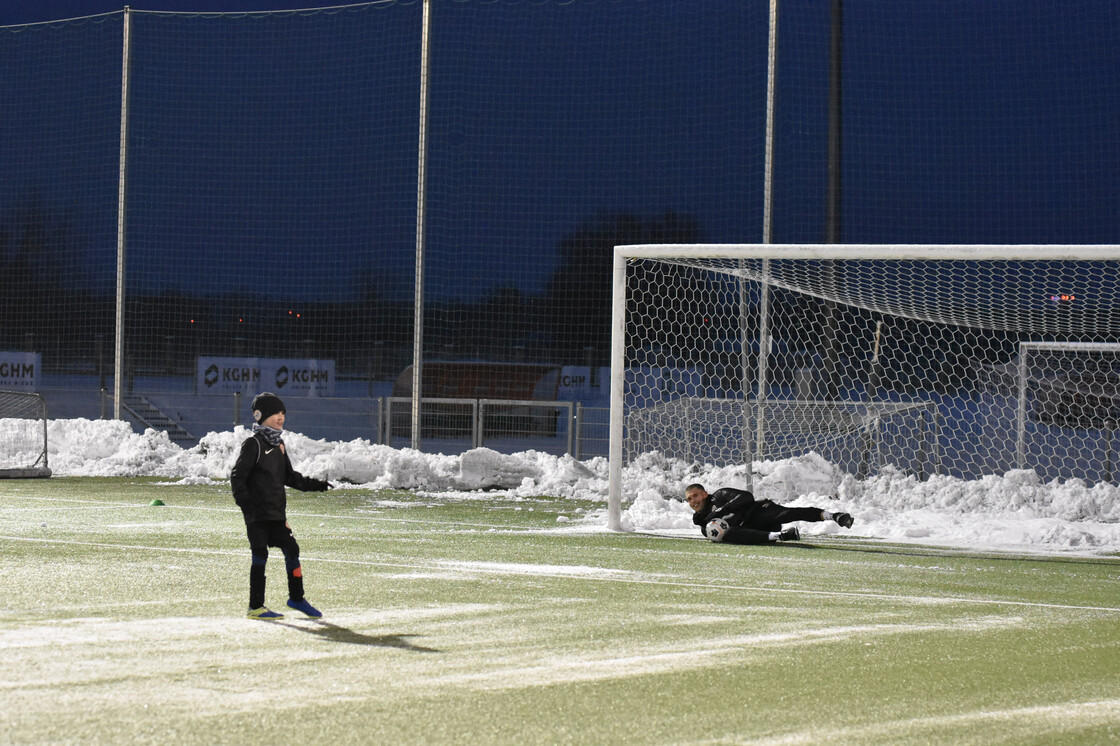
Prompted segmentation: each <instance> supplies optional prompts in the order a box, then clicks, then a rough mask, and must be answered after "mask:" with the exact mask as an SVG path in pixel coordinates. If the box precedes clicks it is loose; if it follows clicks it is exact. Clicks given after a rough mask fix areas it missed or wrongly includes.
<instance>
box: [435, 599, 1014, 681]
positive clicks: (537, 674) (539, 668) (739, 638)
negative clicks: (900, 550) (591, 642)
mask: <svg viewBox="0 0 1120 746" xmlns="http://www.w3.org/2000/svg"><path fill="white" fill-rule="evenodd" d="M1020 622H1021V620H1019V619H1008V618H1003V617H983V618H976V619H963V620H960V621H958V622H953V623H947V624H864V625H847V626H835V627H818V628H811V629H799V630H797V631H791V632H766V633H761V634H746V635H733V636H729V637H715V638H712V637H702V638H699V639H694V640H691V641H689V642H687V643H684V644H674V645H673V646H672V647H665V646H659V645H655V646H651V647H649V648H646V649H638V650H636V651H633V652H627V653H623V654H615V655H604V656H588V655H566V656H559V655H553V656H546V657H544V658H540V659H537V660H533V661H532V662H531V663H528V664H517V663H515V664H513V665H506V666H500V667H498V668H495V669H493V670H486V671H477V670H471V671H465V672H457V673H449V674H444V675H441V676H439V677H437V678H435V679H432V680H430V682H429V683H431V684H438V685H454V686H460V685H464V684H472V685H475V686H478V687H479V688H481V689H511V688H513V689H516V688H521V687H525V686H550V685H555V684H569V683H576V682H586V681H599V680H606V679H619V678H624V677H631V676H648V675H651V674H666V673H675V672H680V671H686V670H700V669H705V668H712V667H722V666H725V665H731V662H732V661H738V660H739V658H738V656H739V655H748V654H750V653H755V652H758V651H761V650H769V649H774V648H783V647H796V648H800V647H808V646H812V645H816V644H818V643H822V642H835V641H837V640H846V639H850V638H853V637H858V638H859V639H860V640H863V641H866V640H868V639H869V638H872V637H883V636H888V635H910V634H916V633H917V634H920V633H926V632H934V633H937V632H984V631H988V630H993V629H1008V628H1011V627H1014V626H1018V625H1019V623H1020Z"/></svg>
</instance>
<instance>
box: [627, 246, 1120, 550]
mask: <svg viewBox="0 0 1120 746" xmlns="http://www.w3.org/2000/svg"><path fill="white" fill-rule="evenodd" d="M1117 277H1120V247H1118V246H1105V245H1091V246H1084V245H1078V246H1049V245H1047V246H986V245H971V246H962V245H941V246H938V245H932V246H914V245H893V246H887V245H839V244H837V245H778V244H770V245H765V244H759V245H655V246H620V247H618V248H616V250H615V265H614V308H613V313H612V367H611V371H612V381H611V442H610V457H611V464H610V511H609V514H610V523H611V526H612V528H618V526H619V525H620V523H619V516H620V511H621V503H622V501H623V500H624V499H626V498H627V497H628V496H627V495H624V494H623V493H624V488H623V481H622V470H623V467H624V466H625V465H626V464H627V463H630V462H631V461H633V460H634V459H636V458H637V457H638V456H640V455H643V454H649V453H654V452H656V453H659V454H660V455H661V456H664V457H666V458H670V459H680V460H682V461H684V462H686V463H687V464H691V465H694V466H695V467H697V468H701V467H703V466H704V465H711V466H727V465H732V464H747V465H750V467H751V471H752V473H757V471H758V467H759V466H760V465H761V464H762V463H763V462H766V461H775V460H779V459H786V458H791V457H795V456H800V455H804V454H808V453H816V454H818V455H819V456H821V457H823V458H825V459H827V460H828V461H829V462H831V463H832V464H834V465H835V466H836V467H838V468H839V469H841V470H843V471H844V472H845V473H847V474H851V475H854V476H855V477H857V478H865V477H868V476H872V475H875V474H878V473H880V472H882V471H883V470H884V469H887V468H890V469H895V470H901V471H903V472H906V473H910V474H913V475H915V476H916V477H917V478H925V477H927V476H929V475H932V474H949V475H953V476H957V477H960V478H964V479H979V478H981V477H983V476H985V475H989V474H1002V473H1005V472H1006V471H1008V470H1011V469H1033V470H1034V471H1035V472H1036V473H1037V474H1038V476H1039V477H1040V478H1041V479H1043V480H1050V479H1055V478H1058V479H1071V478H1079V479H1083V480H1085V481H1087V482H1096V481H1111V480H1112V479H1113V477H1114V471H1115V470H1116V469H1117V468H1118V467H1120V457H1118V456H1117V455H1116V454H1115V453H1114V450H1115V447H1116V444H1115V443H1114V440H1115V436H1116V433H1115V431H1116V426H1117V422H1118V421H1120V283H1117V282H1116V278H1117Z"/></svg>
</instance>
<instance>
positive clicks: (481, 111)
mask: <svg viewBox="0 0 1120 746" xmlns="http://www.w3.org/2000/svg"><path fill="white" fill-rule="evenodd" d="M973 5H974V4H969V3H965V2H951V3H940V4H937V6H936V7H923V8H918V9H915V8H909V7H907V8H906V9H905V10H903V9H901V8H899V7H897V4H895V3H891V2H887V0H877V1H876V2H873V3H870V4H864V5H861V6H860V7H858V8H856V7H852V6H851V5H849V6H848V7H847V8H846V9H845V12H846V13H847V15H846V16H845V17H844V18H843V19H842V29H843V32H842V34H841V35H840V39H841V41H842V44H841V48H840V49H839V52H841V54H840V55H839V56H838V57H837V56H834V55H833V54H832V47H831V46H830V43H831V36H830V34H831V31H832V29H833V28H834V23H835V19H833V18H832V17H831V16H830V13H829V10H830V4H829V3H827V2H814V3H801V4H790V3H786V4H782V5H781V13H780V17H779V19H778V38H777V50H778V56H777V78H776V80H775V81H774V83H775V86H774V87H775V91H776V98H775V114H776V117H775V130H774V152H773V155H774V159H773V178H772V193H771V196H772V200H773V225H772V227H773V237H774V239H775V240H778V241H785V242H815V241H820V240H822V238H823V237H825V236H828V235H832V236H834V237H836V238H838V239H839V240H844V241H848V242H853V241H861V242H887V241H890V242H909V243H922V242H926V243H930V242H937V243H949V242H969V243H976V242H989V243H1015V242H1030V243H1041V242H1060V243H1072V242H1088V243H1092V242H1106V241H1114V240H1115V237H1116V235H1117V234H1118V231H1117V228H1118V227H1120V223H1118V220H1120V219H1118V218H1117V216H1116V215H1115V214H1114V213H1115V210H1114V209H1112V207H1113V206H1114V205H1115V204H1117V202H1118V201H1120V200H1118V198H1120V177H1118V176H1117V174H1120V140H1117V139H1116V138H1115V137H1112V136H1111V135H1110V133H1111V132H1112V131H1113V130H1114V127H1113V123H1114V121H1115V114H1116V112H1117V110H1118V109H1120V83H1118V80H1117V79H1116V77H1115V76H1112V75H1108V74H1105V72H1103V71H1107V70H1114V69H1116V68H1117V63H1118V62H1120V59H1118V56H1120V50H1118V49H1117V47H1116V45H1115V44H1114V43H1113V42H1114V39H1112V38H1111V36H1110V32H1109V30H1110V29H1114V28H1116V26H1117V23H1118V21H1120V10H1117V9H1115V8H1112V7H1110V6H1108V5H1107V4H1100V3H1095V2H1087V1H1085V2H1082V1H1079V0H1078V1H1075V2H1071V3H1063V4H1062V6H1061V7H1060V8H1042V7H1030V8H1022V9H1016V11H1015V14H1014V18H1009V17H1008V16H1007V13H1008V11H1007V10H1006V9H1005V8H1002V9H1001V8H990V7H984V8H978V7H973ZM768 6H769V4H768V3H764V2H739V1H738V0H735V1H734V2H731V1H728V2H710V3H708V2H706V3H700V4H696V3H679V2H675V0H623V1H621V2H610V3H602V2H583V1H577V2H561V1H559V0H557V1H556V2H513V3H493V2H485V1H482V0H479V1H477V2H476V1H474V0H466V1H456V2H452V1H450V0H448V1H442V0H433V1H432V2H431V3H430V4H429V8H430V11H431V30H430V38H429V40H428V41H429V50H430V76H429V78H428V89H427V101H428V110H427V115H426V124H427V127H426V131H425V133H424V134H425V138H424V142H425V150H424V155H425V156H426V161H425V168H426V192H425V195H424V196H425V201H424V203H423V208H424V214H425V231H424V236H423V255H422V257H420V258H421V260H422V266H423V267H424V272H425V274H424V278H423V279H424V282H423V292H422V295H421V297H419V298H417V297H416V294H415V286H416V274H415V268H416V264H417V213H418V203H417V198H418V195H417V186H418V179H417V174H418V166H419V159H420V155H421V153H420V145H419V143H420V134H421V133H420V122H421V112H420V102H421V90H420V89H421V79H422V70H421V59H422V56H421V47H422V40H423V36H422V35H423V21H422V19H423V10H424V4H423V3H421V2H416V1H412V2H408V1H404V0H402V1H399V2H374V3H366V4H359V5H352V6H345V7H339V8H324V9H319V10H311V11H300V12H287V11H285V12H276V13H230V14H180V13H152V12H143V11H129V12H127V13H114V14H109V15H106V16H97V17H94V18H89V19H82V20H77V21H69V22H60V23H53V24H39V25H34V26H22V27H12V28H6V29H0V56H2V59H3V61H4V66H5V71H6V76H5V80H4V82H3V86H4V90H5V93H6V94H7V95H6V96H5V97H4V101H5V103H4V104H3V105H0V107H2V108H0V128H2V129H0V135H2V137H0V168H2V169H3V173H4V178H3V179H0V264H2V269H3V270H4V271H2V272H0V289H2V291H3V294H4V300H5V319H6V321H7V323H5V324H3V325H0V352H11V353H13V354H15V353H19V354H28V355H32V354H38V355H40V356H41V357H40V358H36V359H37V360H41V364H40V365H39V370H38V375H39V380H38V382H37V388H38V390H39V391H42V392H44V393H45V394H46V395H47V397H48V399H49V400H50V402H51V411H52V415H53V416H58V417H67V416H86V417H97V416H106V415H108V416H111V415H112V413H113V411H114V404H115V402H114V401H113V400H112V393H113V392H114V391H115V389H116V387H117V386H118V385H119V388H120V390H121V392H122V401H121V402H120V404H122V405H125V406H126V415H127V416H128V417H129V418H130V419H132V420H133V422H134V423H135V424H137V425H138V426H144V425H153V426H157V427H161V428H164V429H168V431H169V432H172V433H173V434H175V435H176V437H178V438H179V439H180V440H182V441H183V442H184V443H187V442H192V441H196V440H197V438H198V437H199V436H200V435H203V434H205V433H206V432H208V431H210V430H219V429H224V428H228V427H229V426H231V425H232V424H233V423H234V422H238V421H241V422H245V421H248V413H247V403H248V400H249V399H250V398H251V395H252V394H253V393H255V392H256V391H258V390H261V389H271V390H280V391H281V393H286V394H287V397H288V398H286V400H285V401H286V403H287V404H288V406H289V410H290V411H291V412H292V414H293V417H292V420H291V426H292V427H293V428H296V429H301V430H303V431H304V432H306V433H308V434H311V435H314V436H316V437H329V438H336V439H337V438H346V439H349V438H354V437H364V438H370V439H377V440H380V441H383V442H395V443H397V444H402V443H405V442H407V440H401V439H403V438H407V435H408V428H409V426H410V422H409V419H408V418H407V417H405V416H404V408H405V405H404V404H402V401H403V400H405V398H406V397H408V396H410V395H411V393H412V392H411V367H410V366H412V365H413V364H414V363H415V362H417V361H416V360H415V356H414V353H413V346H414V341H415V339H416V335H417V334H422V335H423V337H422V356H421V360H422V362H423V363H424V366H425V369H426V372H425V375H424V381H423V386H424V391H425V392H426V393H425V396H432V395H436V396H439V397H440V398H445V399H462V400H464V401H466V402H467V403H464V404H459V405H455V406H456V407H459V408H460V409H463V410H464V411H474V412H478V411H492V410H493V408H492V407H489V408H488V407H485V406H480V405H479V404H478V402H480V401H482V400H488V399H503V398H504V399H510V400H522V399H538V400H541V401H552V400H558V401H560V402H561V403H566V402H572V403H575V404H579V405H581V406H582V408H583V411H584V412H585V413H586V416H587V418H588V421H589V422H590V421H596V422H601V421H602V416H601V414H600V415H596V414H595V411H596V410H600V412H601V411H602V410H604V409H605V407H606V406H607V401H608V397H607V386H606V375H605V373H604V371H605V370H606V366H607V365H608V362H609V361H608V350H609V338H610V293H611V280H610V277H611V272H610V266H611V251H612V249H613V247H614V246H615V245H619V244H638V243H700V242H742V241H754V240H758V239H760V238H761V236H762V233H763V217H764V216H763V205H764V186H765V185H766V183H767V181H766V178H765V174H764V166H765V162H766V161H765V147H766V142H765V133H766V127H765V125H766V110H767V99H766V97H767V84H768V81H767V51H768V50H767V44H768V22H769V7H768ZM126 26H127V30H128V33H127V36H126V34H125V27H126ZM126 38H127V44H126ZM125 50H127V66H126V65H125V64H124V62H125V57H124V55H125ZM834 59H839V60H840V65H841V67H840V72H841V74H840V75H839V76H831V77H830V65H831V64H832V60H834ZM830 80H832V81H836V80H839V82H840V85H841V89H840V90H839V93H840V94H842V95H839V96H837V95H835V94H836V89H831V88H830ZM122 94H127V99H126V106H125V107H124V109H123V111H124V113H125V117H124V121H123V122H122ZM830 100H832V101H838V102H839V106H838V107H837V108H835V109H834V110H833V115H832V116H830V113H829V112H830V107H829V101H830ZM122 125H123V127H122ZM122 129H123V130H124V131H125V138H124V140H123V141H122V138H121V133H122ZM830 138H832V140H833V141H834V142H835V143H839V147H838V148H832V149H830V147H829V142H830ZM830 158H831V160H830ZM122 165H123V169H122ZM122 174H123V186H124V189H123V191H122V190H121V189H120V188H119V187H120V186H121V183H122V182H121V179H122ZM830 174H834V175H835V174H838V175H839V178H830V176H829V175H830ZM122 197H123V202H122V201H121V198H122ZM830 214H834V215H836V216H838V218H837V219H836V220H835V221H834V222H833V224H831V225H830V224H829V220H830V218H829V217H828V216H829V215H830ZM118 216H122V217H123V222H122V223H121V224H120V230H119V231H118ZM118 248H122V249H123V256H124V259H123V263H118ZM118 278H119V279H120V280H121V285H120V287H119V292H118V285H117V282H118ZM992 281H993V282H998V278H994V279H993V280H992ZM1056 292H1061V291H1056ZM118 301H119V302H120V304H121V308H120V317H121V324H120V325H119V326H118V325H117V321H116V319H117V310H118V309H117V304H118ZM417 301H418V302H417ZM740 302H741V301H735V304H736V306H735V310H736V312H738V311H739V310H740V308H739V304H740ZM742 302H744V303H746V305H747V306H749V308H747V309H746V312H747V313H757V303H758V297H757V294H755V295H750V296H749V297H747V299H746V300H745V301H742ZM418 307H419V308H420V309H421V311H422V319H423V326H422V327H421V328H419V329H418V328H415V324H414V319H415V318H416V317H417V308H418ZM752 309H753V310H752ZM804 323H806V324H809V323H817V322H808V321H806V322H804ZM118 330H119V331H120V332H121V344H120V346H119V348H118V346H117V344H116V333H117V331H118ZM693 331H695V330H694V329H687V330H684V331H679V330H678V331H676V332H673V333H675V334H684V333H690V332H693ZM666 333H669V331H666ZM705 333H711V332H705ZM736 344H737V345H738V347H737V348H734V347H733V346H732V345H731V343H730V342H722V343H721V345H722V348H721V349H719V350H713V351H712V355H713V356H714V358H713V359H714V360H716V361H717V364H718V365H720V366H724V363H723V362H722V361H724V360H725V359H727V360H729V359H730V358H732V357H734V356H736V355H739V354H741V350H742V348H743V345H744V343H743V342H742V341H739V342H737V343H736ZM752 344H756V342H751V341H747V342H746V346H747V347H748V348H749V347H750V346H751V345H752ZM653 347H664V345H663V344H660V343H658V344H656V345H651V349H649V350H647V351H645V352H644V353H643V354H644V355H645V356H646V358H647V360H646V361H645V362H643V363H642V365H647V366H649V367H653V366H654V365H655V363H656V367H657V368H658V370H659V371H661V372H660V373H659V375H660V376H661V377H662V379H664V381H672V380H675V379H681V378H682V377H686V376H688V375H692V373H690V371H691V370H694V369H696V368H697V367H704V366H708V365H710V364H711V363H712V361H711V360H708V359H694V360H678V361H673V362H672V363H671V364H662V363H657V360H658V355H659V354H660V353H659V352H658V351H657V350H655V349H653ZM736 349H738V350H739V352H736ZM118 353H119V362H120V371H121V379H122V380H119V381H118V380H117V379H116V377H115V366H114V363H115V362H116V356H117V355H118ZM728 365H730V363H728ZM725 367H726V366H725ZM921 375H924V376H927V377H929V376H936V375H938V374H937V373H934V372H926V373H923V374H921ZM514 382H521V383H520V384H519V385H517V386H514V385H513V383H514ZM5 383H10V384H17V383H19V382H5V381H0V386H3V385H5ZM662 385H665V386H667V385H669V384H668V383H664V382H663V384H662ZM102 391H105V392H108V395H105V394H103V393H101V392H102ZM740 395H741V393H740V394H734V393H733V394H731V395H730V397H729V398H735V397H736V396H740ZM471 402H473V403H471ZM447 406H451V405H445V406H444V409H446V408H447ZM472 408H473V409H472ZM439 411H441V410H438V409H433V410H428V412H429V415H428V416H429V417H435V418H436V419H439V416H440V415H439V414H438V413H439ZM455 411H457V412H458V411H459V410H458V409H457V410H455ZM549 411H555V412H565V413H566V412H568V411H570V410H569V409H568V408H565V407H563V406H556V405H549ZM907 412H908V413H907V414H905V415H904V416H906V417H918V416H919V415H917V414H914V413H913V412H910V410H907ZM501 416H503V417H506V416H510V415H509V412H506V413H504V414H502V415H501ZM824 416H826V415H823V414H822V417H824ZM828 416H831V415H828ZM900 416H903V415H900ZM923 416H924V415H923ZM456 417H457V420H456V421H459V420H462V421H463V424H462V426H461V427H458V426H457V427H451V426H449V425H448V423H447V422H433V433H437V432H438V433H440V434H441V435H444V434H448V433H451V432H452V431H455V432H456V433H458V435H456V438H457V440H455V439H444V440H443V441H441V442H440V443H439V444H438V446H433V447H439V448H440V449H445V448H447V449H451V448H456V447H469V446H470V445H471V443H472V442H477V438H473V439H472V435H471V433H472V431H473V432H487V431H488V430H487V427H486V426H485V423H479V422H478V420H477V418H476V419H473V420H472V419H471V418H470V417H461V416H459V415H456ZM567 417H568V415H567V414H563V415H556V416H555V418H554V419H555V423H554V424H552V425H546V426H534V427H533V428H531V431H530V432H526V433H524V434H523V436H522V437H521V438H520V440H518V439H517V438H511V439H509V440H504V441H503V448H520V447H534V446H538V447H539V446H541V445H542V444H547V443H551V444H552V446H549V447H556V448H560V449H561V450H562V449H564V448H566V447H567V446H566V443H567V442H568V440H569V439H570V438H569V436H570V434H571V433H570V430H569V428H570V427H574V426H575V425H574V424H573V423H571V422H567V421H566V420H565V418H567ZM596 417H598V419H596ZM533 419H534V421H535V420H536V419H539V418H533ZM841 419H842V418H841ZM492 424H493V423H492ZM910 426H911V425H907V427H910ZM913 426H914V427H917V425H913ZM837 427H841V424H840V423H839V422H838V423H837ZM503 428H505V426H504V425H502V427H499V428H497V429H499V430H500V429H503ZM494 429H495V428H494V427H492V428H490V431H493V430H494ZM394 437H397V438H398V440H396V441H394V440H393V438H394ZM789 437H790V439H793V440H795V439H796V435H795V434H792V433H791V434H790V436H789ZM453 441H454V442H453ZM456 442H457V443H459V445H456ZM599 442H600V443H601V439H599ZM791 442H792V440H791ZM576 447H577V449H578V448H579V446H578V439H577V446H576ZM583 452H584V453H585V454H590V453H594V452H595V451H589V450H587V449H584V450H583ZM598 452H600V453H601V452H603V451H602V450H599V451H598Z"/></svg>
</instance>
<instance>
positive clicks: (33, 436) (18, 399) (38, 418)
mask: <svg viewBox="0 0 1120 746" xmlns="http://www.w3.org/2000/svg"><path fill="white" fill-rule="evenodd" d="M50 475H51V470H50V468H49V467H48V466H47V403H46V401H44V399H43V397H42V396H40V395H39V394H30V393H26V392H22V391H0V478H31V477H49V476H50Z"/></svg>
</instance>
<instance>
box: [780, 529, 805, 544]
mask: <svg viewBox="0 0 1120 746" xmlns="http://www.w3.org/2000/svg"><path fill="white" fill-rule="evenodd" d="M800 538H801V532H800V531H798V530H797V527H796V526H793V527H791V528H787V529H786V530H785V531H783V532H782V533H780V534H778V541H797V540H798V539H800Z"/></svg>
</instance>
